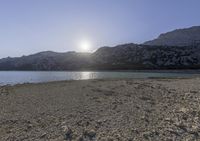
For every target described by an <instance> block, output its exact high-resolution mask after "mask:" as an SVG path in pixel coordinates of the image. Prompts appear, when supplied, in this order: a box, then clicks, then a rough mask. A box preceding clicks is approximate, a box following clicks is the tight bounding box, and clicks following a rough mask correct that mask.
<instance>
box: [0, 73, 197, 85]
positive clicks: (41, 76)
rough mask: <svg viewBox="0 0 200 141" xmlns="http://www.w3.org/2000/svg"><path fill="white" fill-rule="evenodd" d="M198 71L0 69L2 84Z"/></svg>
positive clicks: (190, 75) (170, 74) (181, 75)
mask: <svg viewBox="0 0 200 141" xmlns="http://www.w3.org/2000/svg"><path fill="white" fill-rule="evenodd" d="M199 75H200V71H196V72H190V71H189V72H188V71H186V72H184V71H181V72H166V71H165V72H163V71H161V72H159V71H157V72H150V71H149V72H141V71H140V72H130V71H128V72H127V71H124V72H123V71H119V72H117V71H99V72H97V71H84V72H82V71H62V72H60V71H59V72H56V71H53V72H52V71H51V72H50V71H45V72H44V71H43V72H40V71H0V85H6V84H11V85H13V84H19V83H20V84H21V83H38V82H49V81H58V80H83V79H103V78H150V77H195V76H199Z"/></svg>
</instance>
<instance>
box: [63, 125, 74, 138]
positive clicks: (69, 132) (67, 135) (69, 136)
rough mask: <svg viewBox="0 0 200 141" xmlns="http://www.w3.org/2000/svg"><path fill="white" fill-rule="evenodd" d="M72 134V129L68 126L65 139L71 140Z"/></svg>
mask: <svg viewBox="0 0 200 141" xmlns="http://www.w3.org/2000/svg"><path fill="white" fill-rule="evenodd" d="M72 134H73V132H72V130H71V129H70V128H67V129H66V133H65V140H71V139H72Z"/></svg>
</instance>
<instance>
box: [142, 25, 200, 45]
mask: <svg viewBox="0 0 200 141" xmlns="http://www.w3.org/2000/svg"><path fill="white" fill-rule="evenodd" d="M144 44H145V45H159V46H196V45H200V26H193V27H190V28H185V29H177V30H174V31H171V32H167V33H164V34H161V35H160V36H159V37H158V38H157V39H155V40H152V41H148V42H145V43H144Z"/></svg>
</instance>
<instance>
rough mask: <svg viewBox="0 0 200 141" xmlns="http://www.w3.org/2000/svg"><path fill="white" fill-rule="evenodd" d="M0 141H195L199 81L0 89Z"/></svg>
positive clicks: (199, 125) (199, 123)
mask: <svg viewBox="0 0 200 141" xmlns="http://www.w3.org/2000/svg"><path fill="white" fill-rule="evenodd" d="M0 109H1V110H0V140H1V141H40V140H41V141H47V140H50V141H63V140H69V141H70V140H74V141H90V140H91V141H96V140H98V141H117V140H118V141H134V140H136V141H143V140H144V141H145V140H151V141H161V140H162V141H175V140H177V141H182V140H183V141H195V140H200V78H192V79H121V80H83V81H63V82H52V83H42V84H22V85H16V86H3V87H0Z"/></svg>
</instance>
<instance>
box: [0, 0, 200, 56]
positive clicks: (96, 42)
mask: <svg viewBox="0 0 200 141" xmlns="http://www.w3.org/2000/svg"><path fill="white" fill-rule="evenodd" d="M199 6H200V0H0V58H3V57H8V56H10V57H18V56H22V55H29V54H33V53H36V52H41V51H55V52H67V51H77V52H81V51H82V48H83V47H82V46H83V42H87V44H90V49H89V50H88V51H95V50H96V49H97V48H99V47H102V46H115V45H118V44H124V43H143V42H145V41H147V40H151V39H154V38H156V37H157V36H158V35H159V34H160V33H164V32H167V31H170V30H174V29H177V28H186V27H191V26H198V25H200V8H199ZM81 45H82V46H81Z"/></svg>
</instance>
